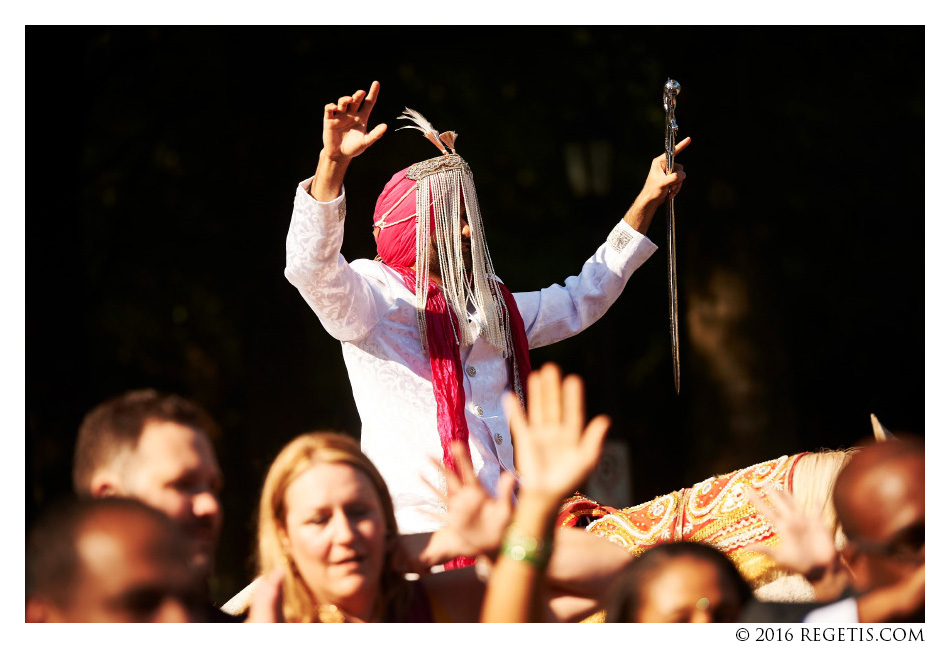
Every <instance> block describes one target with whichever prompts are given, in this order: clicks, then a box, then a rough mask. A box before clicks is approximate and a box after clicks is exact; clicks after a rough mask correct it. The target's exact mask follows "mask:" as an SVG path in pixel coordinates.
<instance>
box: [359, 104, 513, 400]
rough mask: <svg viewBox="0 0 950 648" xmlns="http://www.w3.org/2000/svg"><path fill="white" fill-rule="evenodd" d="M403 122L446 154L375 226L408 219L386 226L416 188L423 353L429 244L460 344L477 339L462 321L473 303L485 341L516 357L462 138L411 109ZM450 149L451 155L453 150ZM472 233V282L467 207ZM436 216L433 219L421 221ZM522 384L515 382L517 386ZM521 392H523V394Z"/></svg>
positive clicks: (414, 174)
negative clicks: (465, 234) (458, 144)
mask: <svg viewBox="0 0 950 648" xmlns="http://www.w3.org/2000/svg"><path fill="white" fill-rule="evenodd" d="M399 119H407V120H409V121H411V122H412V124H410V125H408V126H404V127H403V128H413V129H416V130H419V131H421V132H422V133H423V134H424V135H425V137H426V139H428V140H429V141H430V142H432V143H433V144H435V145H436V146H437V147H438V148H439V150H440V151H442V155H441V156H438V157H435V158H431V159H428V160H424V161H422V162H418V163H416V164H414V165H412V166H411V167H409V169H408V170H407V171H406V177H407V178H409V179H410V180H415V184H414V185H413V186H412V188H410V189H409V191H407V192H405V194H404V195H403V198H401V199H400V200H399V202H397V203H396V204H395V205H393V206H392V207H391V208H390V209H389V210H388V211H387V212H386V213H384V214H383V215H382V216H381V217H380V218H379V219H378V220H377V221H376V222H374V226H375V227H379V228H381V229H382V228H386V227H389V226H392V225H396V224H397V223H400V222H402V221H404V220H406V218H400V219H399V220H397V221H393V222H387V220H386V219H387V217H388V216H389V215H390V214H391V213H392V211H393V210H394V209H395V208H396V207H397V206H398V205H399V203H400V202H402V200H403V199H404V198H406V197H408V196H409V194H411V193H412V191H413V190H415V192H416V208H415V214H413V215H412V216H410V217H408V218H412V217H415V221H416V317H417V322H418V326H419V333H420V336H421V339H422V344H423V349H424V351H425V352H426V353H428V351H429V350H428V348H427V335H426V320H425V308H426V303H427V301H426V300H427V298H428V290H429V280H428V279H429V270H430V263H431V262H432V260H430V256H429V246H430V241H431V242H432V245H434V247H435V251H436V253H437V254H436V255H434V256H436V257H437V259H438V264H439V274H440V276H441V279H442V292H443V294H444V296H445V300H446V302H447V304H448V306H449V308H450V309H451V311H452V313H453V314H454V316H455V317H454V318H453V319H454V321H453V331H454V334H455V339H456V342H457V343H458V344H459V345H460V346H468V345H471V344H472V343H473V342H474V340H473V337H472V332H471V330H470V327H467V326H463V325H461V323H463V322H466V321H468V308H469V305H471V307H472V308H473V309H474V310H475V312H476V313H477V317H478V319H479V320H480V321H481V323H482V325H483V326H484V330H483V331H482V332H481V335H482V337H483V338H484V339H485V341H486V342H488V343H489V344H490V345H491V346H493V347H494V348H496V349H498V351H499V352H501V354H502V356H503V357H505V358H508V357H510V356H511V354H512V341H511V332H510V328H511V327H510V322H509V318H508V310H507V308H506V306H505V301H504V299H503V298H502V296H501V292H500V289H499V287H498V279H497V277H495V271H494V267H493V266H492V261H491V256H490V254H489V253H488V246H487V245H486V242H485V231H484V228H483V226H482V217H481V211H480V210H479V207H478V197H477V195H476V193H475V183H474V181H473V178H472V171H471V169H470V168H469V166H468V163H466V162H465V160H464V159H462V157H461V156H460V155H458V154H457V153H456V152H455V148H454V147H455V140H456V137H457V135H456V134H455V132H453V131H449V132H446V133H439V132H438V131H437V130H436V129H435V128H434V127H433V126H432V124H430V123H429V122H428V121H427V120H426V119H425V117H423V116H422V115H421V114H419V113H418V112H416V111H414V110H410V109H409V108H407V109H406V110H405V112H404V113H403V115H401V116H400V117H399ZM400 130H401V129H400ZM450 151H451V152H450ZM463 205H464V207H465V218H466V220H467V222H468V226H469V229H470V233H471V255H472V268H471V270H472V277H473V279H472V281H469V280H468V278H467V276H466V275H467V272H466V266H465V260H464V257H463V255H464V254H466V250H465V246H464V245H463V242H462V226H461V223H462V206H463ZM422 215H431V218H425V217H420V216H422ZM519 382H520V381H518V380H515V384H516V385H518V383H519ZM518 391H520V390H518Z"/></svg>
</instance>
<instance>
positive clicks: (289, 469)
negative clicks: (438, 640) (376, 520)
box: [257, 432, 409, 622]
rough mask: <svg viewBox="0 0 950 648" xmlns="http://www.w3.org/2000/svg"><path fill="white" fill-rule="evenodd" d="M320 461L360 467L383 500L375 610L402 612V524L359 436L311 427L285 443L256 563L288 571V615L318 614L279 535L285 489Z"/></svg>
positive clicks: (270, 487) (266, 495)
mask: <svg viewBox="0 0 950 648" xmlns="http://www.w3.org/2000/svg"><path fill="white" fill-rule="evenodd" d="M317 463H328V464H347V465H349V466H352V467H353V468H355V469H356V470H359V471H361V472H362V473H363V474H365V475H366V476H367V477H369V479H370V482H372V484H373V487H374V489H375V490H376V494H377V495H378V496H379V500H380V504H381V506H382V510H383V516H384V518H385V523H386V538H387V543H386V556H385V560H384V565H383V573H382V577H381V579H380V580H381V582H380V589H379V592H380V597H381V598H380V601H379V603H380V606H379V607H378V608H377V610H379V611H380V613H381V614H383V615H384V616H385V617H387V618H391V617H393V616H396V617H399V616H401V615H402V614H404V613H405V608H406V607H407V605H408V596H409V594H408V589H409V588H408V585H407V583H406V581H405V579H404V578H403V576H402V574H400V573H399V572H398V571H397V570H396V569H395V567H394V565H393V563H394V561H393V554H394V552H395V551H396V550H397V547H398V542H397V537H398V529H397V527H396V515H395V513H394V511H393V502H392V498H391V497H390V495H389V489H388V488H386V482H384V481H383V478H382V476H381V475H380V474H379V471H378V470H376V466H374V465H373V463H372V462H371V461H370V460H369V458H367V456H366V455H364V454H363V453H362V451H361V450H360V445H359V442H357V441H356V440H355V439H352V438H350V437H348V436H346V435H344V434H337V433H334V432H311V433H309V434H302V435H301V436H299V437H297V438H296V439H294V440H293V441H291V442H290V443H288V444H287V445H286V446H284V449H283V450H281V451H280V454H278V455H277V458H276V459H274V462H273V463H272V464H271V467H270V469H269V470H268V471H267V477H266V478H265V480H264V488H263V491H262V492H261V503H260V509H259V514H258V528H257V552H258V565H259V567H260V570H261V573H262V574H267V573H269V572H271V571H272V570H273V569H275V568H276V567H282V568H283V569H284V571H285V573H286V576H285V577H284V618H285V619H286V620H287V621H297V622H311V621H314V620H317V605H318V602H317V601H316V600H315V599H314V597H313V595H312V594H311V593H310V590H309V589H308V588H307V586H306V584H305V583H304V582H303V579H302V578H301V576H300V573H299V572H298V571H297V568H296V565H295V564H294V562H293V560H292V558H291V557H290V556H289V555H288V553H287V551H286V549H285V545H284V542H283V541H282V539H281V531H282V530H283V529H284V527H285V524H286V517H287V509H286V506H285V502H284V498H285V495H286V493H287V489H288V488H289V487H290V485H291V484H292V483H293V482H294V480H295V479H297V478H298V477H299V476H300V475H301V474H303V473H304V472H306V471H307V470H308V469H309V468H310V467H311V466H313V465H314V464H317ZM379 620H381V619H379Z"/></svg>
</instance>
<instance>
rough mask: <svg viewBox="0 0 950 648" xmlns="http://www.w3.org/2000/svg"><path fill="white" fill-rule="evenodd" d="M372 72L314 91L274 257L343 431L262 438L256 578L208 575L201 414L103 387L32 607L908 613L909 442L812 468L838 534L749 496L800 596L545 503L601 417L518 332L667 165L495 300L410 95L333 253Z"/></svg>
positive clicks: (453, 177)
mask: <svg viewBox="0 0 950 648" xmlns="http://www.w3.org/2000/svg"><path fill="white" fill-rule="evenodd" d="M378 92H379V84H378V83H375V82H374V83H373V84H372V85H371V87H370V89H369V90H368V91H363V90H359V91H357V92H355V93H353V95H348V96H344V97H341V98H340V99H339V100H338V101H337V102H335V103H332V104H328V105H327V106H326V107H325V109H324V122H323V150H322V151H321V153H320V157H319V164H318V166H317V170H316V173H315V174H314V177H313V178H310V179H308V180H306V181H304V182H302V183H301V184H300V185H299V187H298V190H297V197H296V201H295V205H294V212H293V215H292V219H291V226H290V232H289V234H288V239H287V267H286V271H285V274H286V276H287V278H288V280H290V281H291V283H293V284H294V285H295V286H296V287H297V288H298V289H299V290H300V292H301V295H302V296H303V297H304V299H305V300H306V302H307V303H308V304H309V305H310V307H311V308H312V309H313V311H314V312H315V314H316V315H317V316H318V318H319V320H320V323H321V324H322V325H323V327H324V328H325V329H326V330H327V331H328V332H329V333H330V334H331V335H333V336H334V337H335V338H337V339H338V340H340V342H341V345H342V349H343V354H344V358H345V360H346V365H347V370H348V372H349V373H350V379H351V383H352V385H353V389H354V398H355V400H356V403H357V406H358V408H359V410H360V415H361V418H362V423H363V428H362V430H361V431H360V440H359V441H357V440H356V439H355V438H354V437H353V436H351V435H350V434H347V433H341V432H310V433H307V434H303V435H301V436H299V437H297V438H296V439H293V440H292V441H290V443H288V444H287V445H286V446H285V447H284V448H283V449H282V450H281V451H280V453H279V454H278V455H277V457H276V458H275V459H274V460H273V462H272V464H271V465H270V468H269V470H268V472H267V475H266V478H265V479H264V483H263V484H262V488H261V496H260V501H259V505H258V508H257V511H258V520H257V556H256V557H257V563H256V564H257V568H258V572H259V575H258V577H257V578H256V579H255V580H254V581H253V582H251V583H250V584H249V585H248V587H247V588H245V589H244V590H242V591H241V592H238V593H235V596H234V597H233V598H232V599H231V600H230V601H228V602H227V603H226V604H225V605H223V606H220V607H219V606H216V605H213V604H212V603H211V600H210V596H209V591H208V579H209V577H210V575H211V573H212V570H213V568H214V558H215V553H216V548H217V546H218V543H219V534H220V529H221V519H222V509H221V500H220V490H221V487H222V483H223V476H222V474H221V470H220V468H219V466H218V462H217V459H216V456H215V451H214V448H213V444H212V442H211V437H212V436H213V434H212V433H213V431H214V429H215V425H216V423H215V422H214V420H213V419H212V418H211V417H210V416H209V415H208V413H207V412H206V411H205V410H204V409H203V408H202V407H201V406H200V405H199V404H197V403H194V402H192V401H190V400H188V399H186V398H184V397H181V396H178V395H174V394H164V393H160V392H157V391H155V390H150V389H146V390H136V391H130V392H127V393H125V394H122V395H120V396H117V397H115V398H112V399H110V400H107V401H106V402H104V403H102V404H100V405H98V406H97V407H95V408H93V409H92V410H91V411H90V412H89V413H88V415H87V416H86V417H85V419H84V420H83V422H82V425H81V426H80V429H79V431H78V437H77V442H76V448H75V454H74V472H73V478H74V489H75V494H76V498H75V500H74V501H70V502H65V503H63V504H61V505H59V506H57V507H55V508H51V509H50V510H49V511H46V512H45V514H44V515H43V516H42V517H41V519H40V520H39V521H38V522H37V523H36V524H35V525H34V527H33V528H32V529H31V530H30V533H29V536H28V541H27V548H26V619H27V621H30V622H75V621H114V622H125V621H132V622H143V621H171V622H232V621H233V622H420V623H421V622H475V621H481V622H531V621H553V622H577V621H584V620H587V621H591V620H604V621H606V622H736V621H740V620H741V621H748V622H764V621H788V622H819V623H831V622H835V623H837V624H838V625H840V624H844V623H856V622H869V621H890V622H895V621H922V620H923V613H924V446H923V442H922V440H920V439H918V438H914V437H906V438H904V437H902V438H899V439H896V438H895V439H889V440H886V441H883V442H877V443H873V444H868V445H866V446H865V447H861V448H859V449H858V450H857V451H856V452H854V453H853V454H851V455H849V457H848V461H847V463H846V464H845V465H844V467H843V468H841V469H840V472H839V473H838V474H837V478H836V479H835V480H834V481H833V483H832V485H831V491H832V492H831V496H832V499H833V503H834V508H835V511H836V515H837V519H838V520H839V521H840V525H841V530H842V531H843V533H844V536H845V537H846V542H845V543H844V545H843V546H839V545H838V543H836V542H835V538H834V535H833V534H834V531H835V529H833V528H829V527H828V525H827V524H826V523H825V521H823V520H822V519H821V518H819V517H817V516H816V514H815V512H813V511H807V510H804V509H803V508H802V507H801V506H800V505H799V504H798V503H797V502H796V501H795V500H794V499H793V498H791V497H789V496H788V494H787V493H783V492H781V491H778V490H774V489H773V490H769V489H761V490H759V491H758V492H752V491H749V492H748V497H749V499H750V500H752V501H753V502H755V505H756V506H757V507H758V510H759V512H760V513H761V515H762V516H764V517H765V518H768V519H769V520H771V524H772V525H773V526H774V528H775V530H776V532H777V536H778V539H779V542H778V543H777V544H774V543H773V544H770V545H769V546H759V547H755V546H753V547H751V548H752V549H754V550H758V551H761V552H763V553H767V554H768V555H769V556H770V558H771V559H772V560H774V561H775V562H776V563H777V564H778V565H780V566H781V568H782V569H784V570H786V571H788V572H790V573H798V574H801V575H802V576H803V577H804V578H805V579H806V580H807V582H808V583H810V586H811V588H812V594H811V596H810V598H811V600H810V601H805V602H803V601H796V602H792V601H775V600H770V601H766V600H760V599H759V598H757V596H756V593H755V591H754V587H753V586H752V584H751V583H750V582H749V581H748V580H747V578H746V577H744V576H743V574H742V573H741V571H740V570H739V569H738V568H737V566H736V564H735V563H734V560H733V558H732V557H730V556H729V555H727V554H726V553H724V552H723V551H721V550H720V549H718V548H717V547H715V546H714V545H713V544H710V543H703V542H690V541H682V540H676V539H670V540H669V541H667V542H662V543H660V544H658V545H656V546H653V547H651V548H649V549H647V550H646V551H643V552H634V551H630V550H629V548H626V547H621V546H619V545H618V544H615V543H612V542H610V541H609V540H608V539H605V538H603V537H600V536H598V535H596V534H592V533H588V532H587V531H586V530H585V529H584V528H582V527H581V528H578V527H577V525H573V526H572V527H570V528H569V527H568V526H567V525H564V524H561V523H559V514H560V513H561V512H562V510H563V505H564V502H565V500H567V499H568V498H569V497H571V496H572V495H573V494H574V493H575V492H576V491H577V490H578V489H579V488H581V487H582V485H583V483H584V481H585V480H586V478H587V477H588V476H589V475H590V473H591V471H592V470H593V469H594V467H595V465H596V464H597V461H598V459H599V457H600V454H601V450H602V446H603V443H604V439H605V437H606V435H607V432H608V429H609V427H610V420H609V418H608V417H607V416H604V415H599V416H596V417H593V418H592V419H589V420H588V418H587V416H586V414H585V407H584V389H583V381H582V380H581V378H579V377H577V376H567V377H564V376H562V375H561V372H560V369H559V368H558V367H557V366H555V365H553V364H546V365H544V366H542V367H541V368H540V369H538V370H532V369H531V366H530V362H529V359H528V350H529V349H531V348H535V347H539V346H543V345H547V344H551V343H554V342H557V341H559V340H562V339H564V338H566V337H568V336H572V335H575V334H577V333H579V332H581V331H583V330H584V329H586V328H587V327H588V326H590V325H591V324H592V323H593V322H595V321H596V320H597V319H598V318H599V317H601V316H602V315H603V314H604V313H605V312H606V310H607V309H608V308H609V307H610V305H611V304H612V303H614V301H616V300H617V299H618V298H619V297H620V295H621V293H622V291H623V289H624V286H625V285H626V283H627V280H628V279H629V277H630V275H631V274H632V273H633V272H634V271H635V270H636V269H637V268H638V267H639V266H640V265H642V264H643V263H644V262H645V261H646V259H647V258H648V257H649V256H650V255H651V254H652V252H653V251H654V250H655V248H656V246H655V245H654V244H653V243H652V242H650V240H649V239H648V238H646V231H647V229H648V228H649V225H650V222H651V220H652V218H653V215H654V214H655V212H656V210H657V209H658V208H659V207H660V206H661V205H662V204H663V203H664V201H666V200H667V199H668V198H669V197H671V196H673V195H675V194H676V193H677V192H678V191H680V189H681V187H682V184H683V181H684V178H685V173H684V171H683V167H682V165H680V164H675V165H674V166H673V167H672V168H669V169H668V168H667V158H666V156H665V155H663V156H659V157H657V158H656V159H654V161H653V164H652V166H651V169H650V172H649V174H648V177H647V180H646V182H645V183H644V186H643V189H642V190H641V192H640V194H639V195H638V196H637V197H636V199H635V200H634V202H633V204H632V206H631V207H630V209H629V210H628V212H627V213H626V214H625V215H624V217H623V219H622V220H621V221H620V222H619V223H618V224H617V226H616V227H615V228H614V229H613V230H612V231H611V233H610V235H609V236H608V238H607V240H606V241H605V242H604V244H603V245H602V246H601V247H600V248H599V249H598V250H597V251H596V252H595V253H594V255H593V256H592V257H591V258H590V260H588V262H587V263H585V264H584V267H583V268H582V270H581V272H580V273H578V275H577V276H573V277H570V278H568V279H567V280H566V281H565V282H564V285H554V286H551V287H549V288H545V289H543V290H540V291H536V292H527V293H515V294H513V293H512V292H511V291H510V290H508V288H506V287H505V285H504V283H503V282H502V281H501V280H500V279H499V278H498V277H497V276H496V275H495V274H494V270H493V268H492V265H491V256H490V254H489V253H488V247H487V242H486V237H485V232H484V227H483V223H482V219H481V214H480V209H479V206H478V201H477V196H476V193H475V189H474V181H473V178H472V174H471V170H470V168H469V167H468V164H467V163H466V162H465V161H464V160H463V159H462V158H461V157H460V156H459V155H458V154H457V153H456V151H455V144H456V138H457V136H456V134H455V133H454V132H439V131H438V130H436V129H435V128H434V127H433V126H432V125H431V124H430V123H429V122H428V121H427V120H426V119H425V118H424V117H422V116H421V115H420V114H418V113H416V112H414V111H409V110H408V109H407V112H406V118H407V119H408V120H409V121H410V125H411V127H412V128H415V129H417V130H419V131H421V132H422V133H423V134H424V135H425V137H426V138H427V139H429V140H430V141H431V142H432V143H433V144H435V145H436V146H437V147H438V148H439V149H440V153H441V154H440V156H438V157H436V158H433V159H430V160H425V161H423V162H420V163H417V164H414V165H412V166H410V167H408V168H407V169H403V170H402V171H400V172H398V173H396V174H395V175H394V176H393V178H392V180H390V182H389V183H387V185H386V187H385V189H384V190H383V193H382V194H381V195H380V197H379V200H378V201H377V204H376V209H375V213H374V218H373V223H372V225H373V232H374V236H375V237H376V241H377V249H378V252H379V256H378V257H377V259H376V260H374V261H369V260H358V261H354V262H352V263H348V262H347V261H346V260H345V259H343V257H342V256H341V255H340V247H341V244H342V237H343V227H344V222H345V219H346V203H345V192H344V190H343V179H344V176H345V174H346V171H347V168H348V166H349V164H350V162H351V161H352V160H353V158H355V157H357V156H358V155H360V154H362V153H363V152H365V151H366V150H367V149H368V148H369V147H370V146H371V145H372V144H373V143H374V142H376V141H378V140H379V138H381V137H382V136H383V134H384V133H385V131H386V129H387V128H386V125H385V124H380V125H378V126H376V127H375V128H370V127H369V116H370V113H371V111H372V108H373V105H374V104H375V101H376V98H377V96H378ZM689 142H690V140H689V138H686V139H685V140H683V141H682V142H680V144H679V145H678V146H677V149H676V152H680V151H682V150H684V149H685V148H686V146H688V145H689ZM432 457H439V458H440V459H439V460H433V459H432Z"/></svg>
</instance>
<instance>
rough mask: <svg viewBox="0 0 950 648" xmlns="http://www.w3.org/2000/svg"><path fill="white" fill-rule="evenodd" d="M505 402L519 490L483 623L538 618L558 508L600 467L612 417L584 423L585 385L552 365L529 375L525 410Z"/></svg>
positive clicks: (510, 397) (511, 400) (489, 588)
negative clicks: (596, 467)
mask: <svg viewBox="0 0 950 648" xmlns="http://www.w3.org/2000/svg"><path fill="white" fill-rule="evenodd" d="M504 404H505V412H506V414H507V416H508V420H509V425H510V426H511V433H512V435H513V437H514V442H515V449H516V453H517V458H516V461H517V464H518V467H519V474H520V477H521V488H520V490H519V493H518V506H517V508H516V509H515V513H514V518H513V522H512V524H511V525H510V526H509V527H508V530H507V532H506V533H505V537H504V540H503V542H502V547H501V551H500V554H499V556H498V560H497V562H496V564H495V567H494V569H493V571H492V574H491V577H490V579H489V581H488V586H487V591H486V594H485V601H484V603H483V606H482V616H481V620H482V621H483V622H507V623H511V622H525V621H539V620H541V614H542V596H541V592H540V588H541V586H542V583H543V577H544V573H545V570H546V568H547V565H548V561H549V560H550V557H551V550H552V545H553V543H554V522H555V518H556V516H557V511H558V509H559V507H560V504H561V502H562V501H563V499H564V498H565V497H567V496H568V495H569V494H570V493H572V492H573V491H574V489H575V488H576V487H578V486H579V485H580V484H581V482H582V481H583V480H584V479H586V477H587V476H588V475H589V474H590V472H591V471H592V470H593V469H594V466H596V464H597V461H598V460H599V458H600V453H601V449H602V447H603V442H604V438H605V437H606V435H607V430H608V428H609V427H610V420H609V419H608V418H607V417H606V416H603V415H601V416H598V417H596V418H594V419H593V420H592V421H590V422H589V423H588V424H586V425H585V415H584V386H583V381H582V380H581V379H580V378H579V377H577V376H568V377H567V378H565V379H564V380H563V381H562V379H561V372H560V370H559V369H558V367H557V366H556V365H554V364H550V363H549V364H546V365H544V366H543V367H541V369H540V370H539V371H536V372H534V373H532V374H531V375H530V376H528V411H527V413H525V412H523V411H522V409H521V404H520V402H519V401H518V399H517V397H515V396H514V395H513V394H510V393H509V394H507V395H506V399H505V401H504Z"/></svg>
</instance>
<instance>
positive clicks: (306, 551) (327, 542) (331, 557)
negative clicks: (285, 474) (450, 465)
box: [282, 463, 386, 621]
mask: <svg viewBox="0 0 950 648" xmlns="http://www.w3.org/2000/svg"><path fill="white" fill-rule="evenodd" d="M284 505H285V507H286V517H285V520H284V523H285V528H284V530H283V533H282V536H283V540H284V541H285V542H286V543H287V549H288V551H289V554H290V556H291V558H292V559H293V561H294V563H295V564H296V567H297V570H298V571H299V573H300V576H301V578H302V579H303V581H304V583H305V584H306V586H307V588H308V589H309V590H310V593H311V594H313V596H314V598H315V599H316V600H317V602H318V603H320V604H326V605H335V606H337V607H338V608H339V609H340V610H341V611H343V612H344V613H346V614H348V615H350V616H353V617H356V618H358V619H362V620H365V621H369V620H371V618H372V615H373V612H374V604H375V603H376V599H377V595H378V593H379V589H380V580H381V577H382V571H383V564H384V561H385V553H386V518H385V515H384V513H383V507H382V504H381V502H380V500H379V495H378V494H377V493H376V489H375V488H374V487H373V482H372V481H371V480H370V478H369V477H368V476H367V475H366V474H364V473H363V472H362V471H360V470H357V469H356V468H353V467H352V466H350V465H348V464H342V463H316V464H314V465H313V466H311V467H310V468H308V469H307V470H306V472H304V473H302V474H301V475H300V476H299V477H297V479H295V480H294V481H293V482H292V483H291V484H290V487H289V488H288V489H287V492H286V493H285V495H284Z"/></svg>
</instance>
